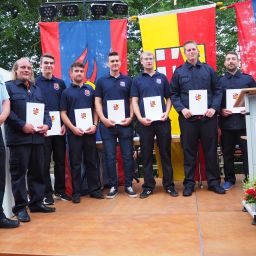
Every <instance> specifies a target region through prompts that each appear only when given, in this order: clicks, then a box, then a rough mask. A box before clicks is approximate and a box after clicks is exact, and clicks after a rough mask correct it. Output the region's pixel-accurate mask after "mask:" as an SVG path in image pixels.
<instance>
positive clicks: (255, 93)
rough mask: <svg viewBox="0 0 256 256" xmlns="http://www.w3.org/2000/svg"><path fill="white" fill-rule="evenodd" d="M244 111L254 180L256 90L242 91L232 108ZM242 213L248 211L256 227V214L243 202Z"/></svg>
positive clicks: (250, 169) (255, 162)
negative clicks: (239, 108) (243, 108)
mask: <svg viewBox="0 0 256 256" xmlns="http://www.w3.org/2000/svg"><path fill="white" fill-rule="evenodd" d="M244 106H245V110H246V116H245V121H246V133H247V152H248V164H249V178H250V179H256V88H246V89H242V90H241V93H240V94H239V97H238V99H237V100H236V103H235V105H234V107H244ZM243 206H244V209H243V211H248V212H249V213H250V214H251V215H252V217H253V222H252V224H253V225H256V212H254V210H253V209H252V208H251V206H250V205H249V204H246V203H245V201H243Z"/></svg>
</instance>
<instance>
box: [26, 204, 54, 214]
mask: <svg viewBox="0 0 256 256" xmlns="http://www.w3.org/2000/svg"><path fill="white" fill-rule="evenodd" d="M29 209H30V212H44V213H50V212H55V211H56V208H54V207H48V206H46V205H44V204H39V205H31V206H29Z"/></svg>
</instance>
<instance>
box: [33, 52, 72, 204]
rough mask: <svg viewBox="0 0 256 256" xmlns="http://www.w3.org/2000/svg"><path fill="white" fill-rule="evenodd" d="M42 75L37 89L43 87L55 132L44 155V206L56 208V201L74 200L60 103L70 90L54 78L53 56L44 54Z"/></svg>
mask: <svg viewBox="0 0 256 256" xmlns="http://www.w3.org/2000/svg"><path fill="white" fill-rule="evenodd" d="M40 67H41V72H42V73H41V75H40V76H39V77H37V79H36V85H37V86H38V87H40V89H41V91H42V93H43V95H44V98H45V100H46V105H47V108H48V110H49V111H50V112H49V113H50V117H51V119H52V128H51V130H48V132H47V136H46V137H45V144H44V153H45V164H44V178H45V198H44V204H46V205H51V204H54V200H53V192H54V197H55V198H56V199H61V200H64V201H67V200H70V199H69V197H68V196H67V195H66V194H65V190H66V188H65V155H66V137H65V136H64V135H65V133H66V129H65V125H64V124H61V122H60V99H61V94H62V92H63V91H64V89H65V88H66V86H65V83H64V81H63V80H61V79H59V78H57V77H55V76H54V75H53V72H54V67H55V59H54V57H53V56H52V55H51V54H47V53H46V54H44V55H43V56H42V57H41V59H40ZM52 154H53V160H54V191H53V188H52V183H51V177H50V163H51V158H52Z"/></svg>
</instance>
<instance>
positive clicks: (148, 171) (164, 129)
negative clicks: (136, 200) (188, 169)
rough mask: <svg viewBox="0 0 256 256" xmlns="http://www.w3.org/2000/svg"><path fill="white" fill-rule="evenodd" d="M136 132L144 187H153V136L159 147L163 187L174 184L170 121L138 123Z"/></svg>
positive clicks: (166, 187)
mask: <svg viewBox="0 0 256 256" xmlns="http://www.w3.org/2000/svg"><path fill="white" fill-rule="evenodd" d="M138 133H139V135H140V145H141V152H142V158H143V167H144V172H145V173H144V184H143V185H142V187H143V188H144V189H151V190H153V189H154V188H155V184H156V182H155V179H154V173H153V149H154V137H155V136H156V142H157V145H158V147H159V153H160V157H161V163H162V169H163V187H164V188H165V189H166V190H167V189H168V188H169V187H171V186H174V183H173V169H172V163H171V125H170V121H169V120H167V121H165V122H162V121H155V122H153V123H152V124H151V125H150V126H144V125H142V124H140V123H139V124H138Z"/></svg>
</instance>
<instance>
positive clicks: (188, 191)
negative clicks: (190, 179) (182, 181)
mask: <svg viewBox="0 0 256 256" xmlns="http://www.w3.org/2000/svg"><path fill="white" fill-rule="evenodd" d="M193 192H194V189H193V188H190V187H185V188H184V190H183V196H192V194H193Z"/></svg>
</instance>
